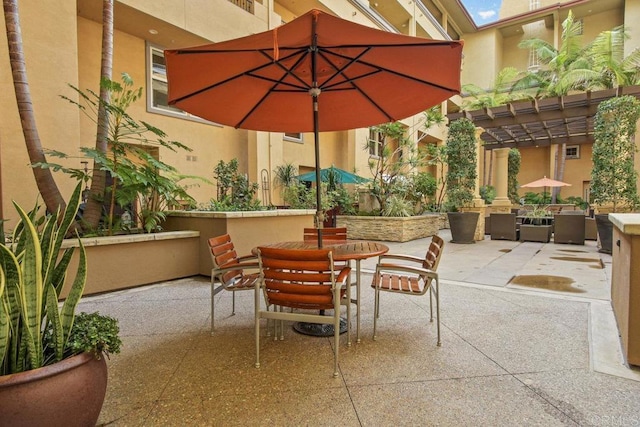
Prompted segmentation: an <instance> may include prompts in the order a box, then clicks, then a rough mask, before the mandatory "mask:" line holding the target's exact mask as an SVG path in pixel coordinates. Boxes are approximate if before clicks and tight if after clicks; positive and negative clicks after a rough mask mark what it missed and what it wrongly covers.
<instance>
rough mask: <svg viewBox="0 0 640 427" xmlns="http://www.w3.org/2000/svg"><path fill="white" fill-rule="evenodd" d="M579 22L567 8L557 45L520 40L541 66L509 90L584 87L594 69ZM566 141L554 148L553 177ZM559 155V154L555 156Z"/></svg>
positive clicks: (559, 172) (544, 93)
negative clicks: (556, 148)
mask: <svg viewBox="0 0 640 427" xmlns="http://www.w3.org/2000/svg"><path fill="white" fill-rule="evenodd" d="M581 35H582V25H581V24H580V23H579V22H576V21H575V20H574V19H573V12H571V11H569V15H568V16H567V19H565V20H564V21H563V22H562V35H561V40H560V41H561V42H560V47H559V48H558V49H556V48H555V47H554V46H553V45H551V44H550V43H548V42H547V41H545V40H542V39H537V38H533V39H526V40H523V41H521V42H520V44H519V45H518V47H520V48H524V49H532V50H534V51H535V52H536V54H537V56H538V58H539V60H540V62H541V63H542V64H543V67H542V69H540V70H535V71H527V72H526V73H525V74H524V76H523V77H521V78H520V79H518V80H517V81H516V82H515V84H514V85H513V87H512V90H516V91H521V90H531V89H532V88H537V95H536V97H548V96H564V95H567V94H568V93H569V92H570V91H572V90H584V89H586V88H587V87H588V86H589V82H590V81H593V80H594V79H595V78H596V77H597V72H596V71H594V70H593V69H592V68H591V64H590V62H589V59H588V55H586V48H583V47H582V42H581ZM566 151H567V144H566V143H562V146H561V148H560V150H559V152H558V151H556V162H555V165H556V168H555V169H556V170H555V171H554V177H555V179H557V180H559V181H562V179H563V177H564V167H565V162H566ZM558 156H560V158H559V159H558ZM557 197H558V189H557V188H554V189H553V193H552V203H555V202H556V199H557Z"/></svg>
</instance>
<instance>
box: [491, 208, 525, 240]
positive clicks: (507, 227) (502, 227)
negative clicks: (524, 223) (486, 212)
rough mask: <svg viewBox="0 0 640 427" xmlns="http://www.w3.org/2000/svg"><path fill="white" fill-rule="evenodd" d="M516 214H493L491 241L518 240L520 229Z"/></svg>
mask: <svg viewBox="0 0 640 427" xmlns="http://www.w3.org/2000/svg"><path fill="white" fill-rule="evenodd" d="M516 216H517V215H516V214H515V213H492V214H491V215H490V216H489V218H490V220H491V240H518V237H519V234H520V227H519V224H518V223H517V219H516Z"/></svg>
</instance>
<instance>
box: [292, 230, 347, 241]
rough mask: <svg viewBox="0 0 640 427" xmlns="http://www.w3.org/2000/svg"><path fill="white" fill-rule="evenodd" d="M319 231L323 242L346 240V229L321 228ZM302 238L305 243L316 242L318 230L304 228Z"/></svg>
mask: <svg viewBox="0 0 640 427" xmlns="http://www.w3.org/2000/svg"><path fill="white" fill-rule="evenodd" d="M320 230H321V233H322V240H323V241H325V240H327V241H329V240H332V241H336V240H347V227H327V228H322V229H320ZM303 238H304V241H305V242H310V241H317V240H318V229H317V228H305V229H304V235H303Z"/></svg>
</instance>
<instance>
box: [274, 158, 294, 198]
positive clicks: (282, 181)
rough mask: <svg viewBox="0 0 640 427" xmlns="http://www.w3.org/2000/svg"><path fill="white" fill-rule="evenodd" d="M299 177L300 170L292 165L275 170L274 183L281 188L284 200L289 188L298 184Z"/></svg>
mask: <svg viewBox="0 0 640 427" xmlns="http://www.w3.org/2000/svg"><path fill="white" fill-rule="evenodd" d="M297 176H298V168H297V167H296V166H295V165H293V164H292V163H285V164H283V165H278V166H276V168H275V169H274V170H273V182H274V184H275V185H276V186H277V187H280V193H281V195H282V198H283V199H284V192H285V190H286V189H287V187H290V186H292V185H295V184H296V183H297V182H298V179H297V178H296V177H297Z"/></svg>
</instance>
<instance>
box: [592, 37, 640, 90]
mask: <svg viewBox="0 0 640 427" xmlns="http://www.w3.org/2000/svg"><path fill="white" fill-rule="evenodd" d="M627 38H628V35H627V33H626V31H625V29H624V27H623V26H620V27H616V28H614V29H612V30H609V31H603V32H601V33H600V34H599V35H598V37H596V38H595V39H594V40H593V42H591V43H590V44H589V45H588V46H587V49H586V55H587V58H589V60H590V62H591V69H592V70H593V71H594V74H595V75H594V78H593V80H590V81H589V86H590V88H591V89H610V88H616V87H618V86H630V85H635V84H638V83H639V82H640V49H637V48H636V49H635V50H634V51H633V52H631V53H630V54H629V55H628V56H627V57H625V56H624V41H625V40H626V39H627Z"/></svg>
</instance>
